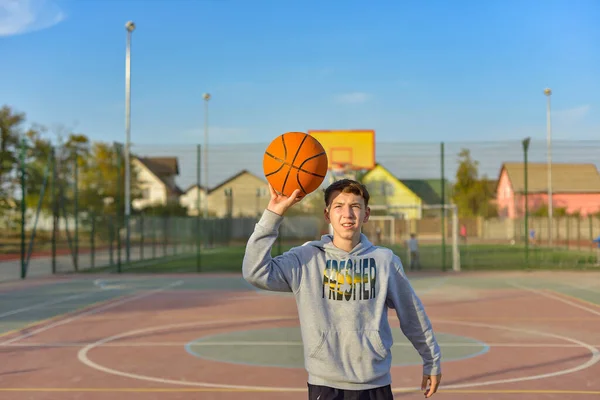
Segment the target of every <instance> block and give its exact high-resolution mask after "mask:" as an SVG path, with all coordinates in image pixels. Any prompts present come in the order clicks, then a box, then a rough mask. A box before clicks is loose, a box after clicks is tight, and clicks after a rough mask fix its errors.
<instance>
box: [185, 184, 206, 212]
mask: <svg viewBox="0 0 600 400" xmlns="http://www.w3.org/2000/svg"><path fill="white" fill-rule="evenodd" d="M198 196H200V199H198ZM198 200H200V204H198ZM205 202H206V188H205V187H201V186H198V184H194V185H191V186H190V187H189V188H187V189H186V190H185V191H184V192H183V194H182V195H181V196H180V197H179V204H181V206H182V207H185V208H186V209H187V213H188V215H194V216H196V215H198V206H200V214H202V213H203V211H204V204H205Z"/></svg>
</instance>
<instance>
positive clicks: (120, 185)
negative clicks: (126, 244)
mask: <svg viewBox="0 0 600 400" xmlns="http://www.w3.org/2000/svg"><path fill="white" fill-rule="evenodd" d="M115 151H116V154H117V199H116V201H115V209H116V213H115V228H116V229H115V230H116V234H117V238H116V239H117V272H118V273H121V272H122V266H121V221H120V219H121V218H120V216H122V215H123V213H122V210H121V205H122V201H121V199H122V192H121V190H122V189H123V179H122V177H121V174H122V172H123V169H122V166H121V148H120V146H119V144H118V143H115Z"/></svg>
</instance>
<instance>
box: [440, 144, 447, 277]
mask: <svg viewBox="0 0 600 400" xmlns="http://www.w3.org/2000/svg"><path fill="white" fill-rule="evenodd" d="M440 161H441V162H440V164H441V175H442V183H441V185H442V190H441V194H442V271H446V179H445V176H444V175H445V174H444V172H445V171H444V142H442V143H440Z"/></svg>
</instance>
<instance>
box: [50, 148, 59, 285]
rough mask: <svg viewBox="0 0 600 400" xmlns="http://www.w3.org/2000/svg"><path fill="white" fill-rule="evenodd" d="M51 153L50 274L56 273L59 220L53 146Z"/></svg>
mask: <svg viewBox="0 0 600 400" xmlns="http://www.w3.org/2000/svg"><path fill="white" fill-rule="evenodd" d="M50 151H51V153H52V186H51V188H50V196H51V198H52V239H51V242H52V274H56V240H57V236H58V221H59V211H58V196H57V193H56V189H57V187H58V185H56V177H57V175H58V174H57V173H56V152H55V149H54V147H51V148H50Z"/></svg>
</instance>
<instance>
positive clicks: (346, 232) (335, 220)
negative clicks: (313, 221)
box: [325, 191, 371, 240]
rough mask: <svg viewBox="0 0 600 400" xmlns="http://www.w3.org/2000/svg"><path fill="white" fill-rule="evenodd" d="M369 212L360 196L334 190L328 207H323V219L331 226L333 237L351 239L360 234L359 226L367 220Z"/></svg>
mask: <svg viewBox="0 0 600 400" xmlns="http://www.w3.org/2000/svg"><path fill="white" fill-rule="evenodd" d="M370 213H371V210H370V209H369V207H365V199H363V197H362V196H360V195H357V194H353V193H342V192H341V191H335V192H333V193H332V195H331V202H330V203H329V207H327V208H325V219H326V220H327V222H329V223H330V224H331V226H332V227H333V232H334V236H335V237H339V238H340V239H345V240H352V239H355V238H356V237H358V236H360V232H361V228H362V226H363V224H364V223H365V222H367V221H368V220H369V215H370Z"/></svg>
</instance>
